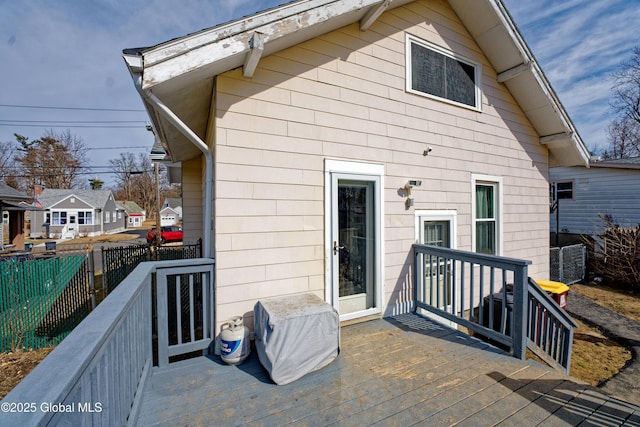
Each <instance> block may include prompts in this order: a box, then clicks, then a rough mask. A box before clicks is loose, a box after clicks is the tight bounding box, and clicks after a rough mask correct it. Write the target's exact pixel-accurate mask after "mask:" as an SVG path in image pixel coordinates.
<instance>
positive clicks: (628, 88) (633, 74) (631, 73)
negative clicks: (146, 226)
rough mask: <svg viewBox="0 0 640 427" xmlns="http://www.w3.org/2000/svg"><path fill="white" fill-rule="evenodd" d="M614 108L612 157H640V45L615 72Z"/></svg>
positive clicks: (610, 130) (610, 151) (611, 129)
mask: <svg viewBox="0 0 640 427" xmlns="http://www.w3.org/2000/svg"><path fill="white" fill-rule="evenodd" d="M613 78H614V85H613V88H612V92H613V96H612V100H611V108H612V110H613V112H614V114H615V118H614V119H613V121H612V123H611V125H610V126H609V145H610V149H609V150H607V151H606V152H605V155H607V154H608V155H609V156H610V158H628V157H636V156H640V148H639V147H640V47H636V48H634V49H633V55H632V57H631V59H629V60H628V61H625V62H623V63H622V65H621V66H620V68H619V69H618V70H617V71H616V72H615V73H614V74H613Z"/></svg>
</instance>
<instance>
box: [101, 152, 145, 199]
mask: <svg viewBox="0 0 640 427" xmlns="http://www.w3.org/2000/svg"><path fill="white" fill-rule="evenodd" d="M109 163H110V164H111V166H113V168H114V173H115V175H116V178H115V180H116V192H117V193H120V194H119V195H118V194H116V198H118V199H125V200H133V199H132V198H131V189H132V188H133V179H132V178H133V176H134V175H139V174H140V173H142V172H144V171H143V170H140V168H139V166H138V162H137V160H136V157H135V155H134V154H133V153H128V152H127V153H120V157H118V158H117V159H111V160H109ZM122 192H124V194H122Z"/></svg>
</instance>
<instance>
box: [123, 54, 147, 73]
mask: <svg viewBox="0 0 640 427" xmlns="http://www.w3.org/2000/svg"><path fill="white" fill-rule="evenodd" d="M122 57H123V58H124V62H125V63H126V64H127V67H128V68H129V72H130V73H131V74H134V73H140V72H141V71H142V57H141V56H139V55H128V54H123V55H122Z"/></svg>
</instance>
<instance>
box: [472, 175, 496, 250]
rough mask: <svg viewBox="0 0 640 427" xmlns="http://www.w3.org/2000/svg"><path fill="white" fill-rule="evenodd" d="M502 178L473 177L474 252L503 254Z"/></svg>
mask: <svg viewBox="0 0 640 427" xmlns="http://www.w3.org/2000/svg"><path fill="white" fill-rule="evenodd" d="M500 181H501V180H500V178H493V177H485V176H474V177H473V180H472V182H473V190H472V191H473V193H472V197H473V218H472V222H473V230H472V232H473V250H474V251H475V252H478V253H482V254H489V255H500V252H501V237H500V236H501V234H500V233H501V226H502V225H501V224H500V218H501V215H500V211H501V209H502V208H501V200H500V199H501V195H500V194H501V192H500V185H501V182H500Z"/></svg>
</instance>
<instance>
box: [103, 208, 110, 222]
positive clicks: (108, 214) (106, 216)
mask: <svg viewBox="0 0 640 427" xmlns="http://www.w3.org/2000/svg"><path fill="white" fill-rule="evenodd" d="M110 218H111V212H109V211H104V221H103V223H104V224H109V222H110V221H109V220H110Z"/></svg>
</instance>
